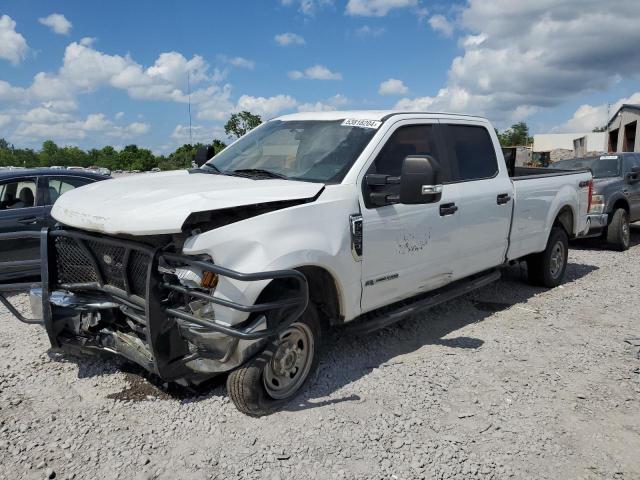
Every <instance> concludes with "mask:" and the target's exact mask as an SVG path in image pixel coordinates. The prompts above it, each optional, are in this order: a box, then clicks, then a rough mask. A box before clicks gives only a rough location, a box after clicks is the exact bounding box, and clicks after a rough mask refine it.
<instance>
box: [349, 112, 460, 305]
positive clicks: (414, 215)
mask: <svg viewBox="0 0 640 480" xmlns="http://www.w3.org/2000/svg"><path fill="white" fill-rule="evenodd" d="M416 122H420V123H419V124H417V123H416ZM441 149H442V147H441V141H440V139H439V132H438V123H437V121H436V120H419V121H418V120H412V121H406V120H405V121H400V122H398V123H396V124H395V125H394V128H393V129H392V130H391V131H389V132H388V133H387V135H386V136H385V138H384V139H383V141H382V142H381V143H380V146H378V148H377V149H376V151H375V152H374V154H373V157H374V160H373V162H372V163H371V165H370V167H369V168H368V169H367V171H366V173H367V174H373V173H377V174H384V175H389V176H393V177H398V176H400V170H401V168H402V162H403V160H404V158H405V157H406V156H407V155H431V156H432V157H434V158H435V159H436V160H437V161H438V162H439V163H440V164H441V166H442V168H443V181H444V180H446V177H447V176H448V175H449V173H448V166H447V165H446V163H445V161H444V157H443V156H442V155H440V151H441ZM361 182H362V185H363V188H362V198H361V203H362V205H361V213H362V225H363V229H362V231H363V237H362V238H363V240H362V241H363V252H362V301H361V306H362V311H363V312H366V311H370V310H373V309H375V308H378V307H380V306H383V305H387V304H390V303H393V302H395V301H398V300H402V299H403V298H407V297H410V296H413V295H416V294H418V293H420V292H424V291H428V290H431V289H433V288H436V287H438V286H441V285H444V284H446V283H448V282H449V281H450V280H451V279H452V278H453V276H454V274H455V272H454V271H453V269H452V267H451V265H452V263H451V260H452V259H453V258H455V256H456V254H457V252H456V250H455V241H454V240H455V239H454V233H455V232H456V230H457V229H458V225H459V224H458V218H457V215H455V211H454V212H453V213H447V210H446V209H445V210H443V212H444V213H445V214H441V208H440V207H441V205H446V204H450V203H455V202H456V201H457V186H456V185H444V187H443V191H442V196H441V198H440V199H439V201H437V202H434V203H429V204H423V205H402V204H399V203H395V204H391V205H384V206H375V205H373V204H372V203H371V201H370V193H371V189H370V188H369V187H368V186H367V184H366V180H365V178H364V176H363V178H362V179H361ZM394 187H395V188H397V186H393V185H388V186H387V187H385V188H389V193H394V191H393V189H394Z"/></svg>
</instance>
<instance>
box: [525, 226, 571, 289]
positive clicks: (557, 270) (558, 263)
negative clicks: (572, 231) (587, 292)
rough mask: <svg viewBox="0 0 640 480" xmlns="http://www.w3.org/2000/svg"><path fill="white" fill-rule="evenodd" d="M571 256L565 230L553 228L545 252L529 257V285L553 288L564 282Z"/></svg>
mask: <svg viewBox="0 0 640 480" xmlns="http://www.w3.org/2000/svg"><path fill="white" fill-rule="evenodd" d="M568 256H569V238H568V237H567V233H566V232H565V231H564V229H563V228H560V227H553V228H552V229H551V233H550V234H549V240H547V248H545V249H544V251H543V252H540V253H535V254H533V255H529V257H528V258H527V272H528V276H529V283H531V284H532V285H536V286H541V287H547V288H553V287H557V286H558V285H560V284H561V283H562V282H563V281H564V273H565V271H566V269H567V258H568Z"/></svg>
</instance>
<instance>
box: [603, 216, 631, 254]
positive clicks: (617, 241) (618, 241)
mask: <svg viewBox="0 0 640 480" xmlns="http://www.w3.org/2000/svg"><path fill="white" fill-rule="evenodd" d="M606 239H607V243H608V244H609V245H610V246H611V248H613V249H614V250H619V251H621V252H622V251H624V250H628V249H629V241H630V239H631V230H630V227H629V214H628V213H627V211H626V210H625V209H624V208H618V209H617V210H616V211H615V212H613V216H612V217H611V223H610V224H609V226H608V227H607V232H606Z"/></svg>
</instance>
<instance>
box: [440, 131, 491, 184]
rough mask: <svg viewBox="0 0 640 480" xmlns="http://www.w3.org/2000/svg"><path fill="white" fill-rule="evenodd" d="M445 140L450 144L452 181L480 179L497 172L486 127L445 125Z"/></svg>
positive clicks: (489, 176)
mask: <svg viewBox="0 0 640 480" xmlns="http://www.w3.org/2000/svg"><path fill="white" fill-rule="evenodd" d="M447 142H448V143H449V144H450V146H451V153H452V163H453V165H452V170H453V172H454V173H453V180H454V181H456V182H464V181H470V180H480V179H483V178H491V177H493V176H495V175H496V173H498V160H497V159H496V152H495V150H494V148H493V142H492V141H491V136H490V135H489V132H488V131H487V129H486V128H484V127H481V126H472V125H447Z"/></svg>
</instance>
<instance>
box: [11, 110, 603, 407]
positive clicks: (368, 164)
mask: <svg viewBox="0 0 640 480" xmlns="http://www.w3.org/2000/svg"><path fill="white" fill-rule="evenodd" d="M590 185H591V173H589V171H587V170H585V171H577V172H576V171H562V170H558V171H553V170H545V169H530V168H527V169H519V170H518V169H514V171H512V172H511V174H510V172H508V171H507V167H506V164H505V161H504V158H503V155H502V152H501V149H500V145H499V143H498V139H497V137H496V134H495V131H494V129H493V127H492V126H491V124H490V123H489V122H488V121H487V120H485V119H483V118H478V117H473V116H466V115H452V114H437V113H414V112H401V111H349V112H321V113H296V114H292V115H285V116H282V117H279V118H276V119H274V120H271V121H268V122H266V123H264V124H262V125H261V126H259V127H258V128H255V129H254V130H252V131H251V132H249V133H248V134H246V135H245V136H243V137H241V138H240V139H239V140H237V141H236V142H235V143H233V144H231V145H230V146H228V147H227V148H226V149H225V150H223V151H222V152H220V153H219V154H218V155H216V156H214V157H213V158H211V159H209V160H208V161H206V163H203V164H202V165H201V166H200V167H199V168H195V169H192V170H190V171H173V172H163V173H157V174H149V175H144V176H131V177H126V178H121V179H116V180H112V181H109V182H100V183H96V184H93V185H89V186H86V187H84V188H82V189H80V190H77V191H71V192H68V193H67V194H65V195H64V196H63V197H61V198H60V199H59V200H58V202H57V203H56V204H55V205H54V208H53V210H52V215H53V217H54V218H55V219H56V220H57V221H58V225H57V226H56V227H54V228H49V229H44V230H42V232H40V233H39V238H40V239H41V242H42V252H43V272H42V279H43V280H42V285H41V286H40V287H38V288H33V289H32V290H31V300H32V305H33V310H34V312H35V314H36V316H39V315H41V316H42V322H43V324H44V326H45V328H46V331H47V333H48V335H49V339H50V341H51V343H52V345H53V346H54V347H56V348H62V349H66V350H80V351H89V352H108V353H111V354H117V355H120V356H123V357H125V358H127V359H129V360H131V361H133V362H136V363H138V364H140V365H142V366H144V367H145V368H147V369H148V370H150V371H151V372H153V373H155V374H156V375H158V376H159V377H161V378H162V379H164V380H166V381H175V382H179V383H198V382H201V381H203V380H205V379H207V378H210V377H212V376H215V375H219V374H222V373H229V372H230V373H229V375H228V378H227V387H228V392H229V395H230V397H231V399H232V400H233V402H234V403H235V405H236V406H237V407H238V408H239V409H240V410H241V411H243V412H245V413H247V414H249V415H263V414H266V413H268V412H270V411H272V410H273V409H274V408H276V407H278V406H279V405H281V404H282V403H283V402H286V401H288V400H290V399H291V398H292V397H294V396H295V395H296V394H297V393H298V392H299V391H300V389H301V388H302V387H303V385H304V384H305V382H306V381H307V380H308V378H309V377H310V374H311V372H312V371H313V370H314V368H315V367H316V365H317V361H318V355H319V351H320V346H321V342H322V339H323V331H325V329H328V328H333V327H336V326H339V325H343V324H350V325H351V328H352V329H353V330H354V331H359V332H366V331H369V330H373V329H375V328H380V327H382V326H385V325H388V324H390V323H393V322H395V321H397V320H399V319H401V318H403V317H405V316H406V315H407V314H408V313H414V312H416V311H419V310H421V309H424V308H428V307H431V306H433V305H435V304H437V303H439V302H442V301H446V300H450V299H453V298H455V297H456V296H458V295H461V294H463V293H465V292H468V291H470V290H472V289H474V288H478V287H481V286H483V285H486V284H487V283H489V282H492V281H494V280H496V279H497V278H499V276H500V268H501V267H502V266H504V265H507V264H509V263H511V262H516V261H520V260H523V261H526V263H527V267H528V274H529V279H530V280H531V281H532V282H533V283H535V284H538V285H542V286H546V287H554V286H556V285H558V284H560V283H561V282H562V281H563V277H564V273H565V269H566V265H567V250H568V239H569V238H573V237H578V236H581V235H583V234H584V233H586V230H587V228H588V225H587V211H588V209H589V189H590ZM7 235H10V234H7ZM16 235H18V234H16ZM19 287H23V285H13V286H11V285H9V286H4V287H3V288H4V290H5V291H8V290H11V289H14V290H15V289H17V288H19ZM5 305H9V307H8V308H12V309H13V311H14V313H18V312H17V311H16V310H15V308H13V307H12V306H11V305H10V304H8V302H6V300H5ZM38 314H39V315H38ZM18 315H19V313H18ZM23 320H24V319H23Z"/></svg>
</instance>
